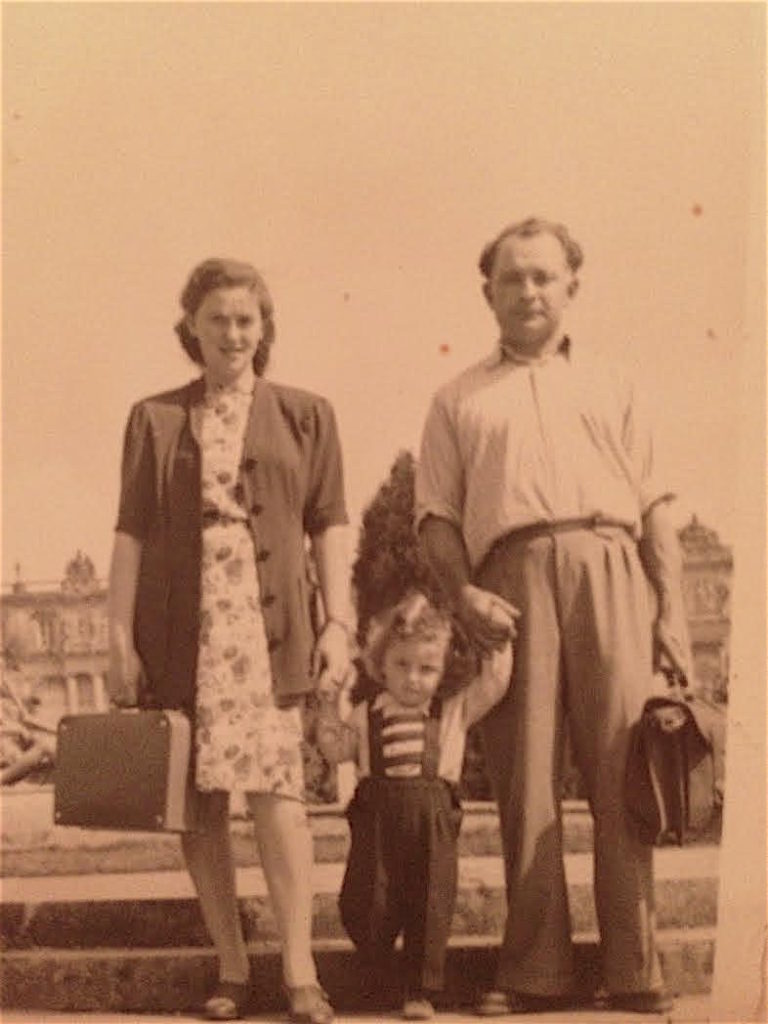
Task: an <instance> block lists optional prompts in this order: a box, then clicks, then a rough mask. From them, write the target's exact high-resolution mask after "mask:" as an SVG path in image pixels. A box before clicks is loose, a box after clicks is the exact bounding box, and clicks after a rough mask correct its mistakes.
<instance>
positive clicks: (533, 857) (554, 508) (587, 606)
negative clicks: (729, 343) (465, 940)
mask: <svg viewBox="0 0 768 1024" xmlns="http://www.w3.org/2000/svg"><path fill="white" fill-rule="evenodd" d="M581 263H582V253H581V249H580V247H579V246H578V244H577V243H576V242H575V241H574V240H573V239H572V238H571V236H570V235H569V234H568V231H567V230H566V228H564V227H563V226H562V225H559V224H554V223H552V222H549V221H545V220H539V219H535V218H530V219H528V220H525V221H522V222H519V223H516V224H513V225H511V226H509V227H507V228H505V229H504V230H503V231H502V232H501V233H500V234H499V235H498V237H497V238H495V239H494V240H493V241H492V242H491V243H489V245H487V246H486V248H485V249H484V251H483V253H482V255H481V257H480V269H481V272H482V274H483V277H484V283H483V293H484V295H485V297H486V299H487V301H488V304H489V305H490V307H491V309H492V310H493V313H494V314H495V317H496V320H497V321H498V324H499V328H500V332H501V336H500V339H499V344H498V346H497V347H496V350H495V351H494V352H493V354H492V355H490V356H489V357H487V358H486V359H483V360H482V361H481V362H480V363H478V364H476V365H475V366H472V367H471V368H470V369H468V370H467V371H465V372H464V373H462V374H461V375H460V376H459V377H458V378H456V379H455V380H453V381H451V382H450V383H448V384H447V385H445V386H444V387H442V388H441V389H440V390H439V391H438V393H437V394H436V396H435V398H434V400H433V402H432V406H431V408H430V411H429V415H428V417H427V421H426V425H425V428H424V436H423V440H422V450H421V458H420V464H419V467H418V473H417V522H418V525H419V532H420V537H421V541H422V544H423V546H424V549H425V551H426V554H427V558H428V559H429V561H430V563H431V565H432V566H433V567H434V569H435V571H436V573H437V575H438V577H439V579H440V581H441V583H442V584H443V586H444V587H445V590H446V592H447V593H448V595H449V596H450V598H451V600H452V602H453V606H454V608H455V610H456V613H457V615H458V616H459V618H460V620H461V621H462V622H463V624H464V626H465V628H466V630H467V632H468V633H469V634H470V636H472V637H473V638H474V640H475V642H476V643H477V645H478V646H479V647H480V648H484V649H487V648H489V647H492V646H494V645H496V644H498V643H500V642H501V641H502V639H503V638H504V637H505V636H507V635H509V634H510V633H514V632H515V630H516V631H517V634H518V638H517V642H516V646H515V667H514V671H513V675H512V683H511V686H510V689H509V693H508V695H507V696H506V697H505V699H504V700H503V701H502V702H501V703H500V704H499V705H498V706H497V708H496V709H494V710H493V711H491V713H490V714H489V715H488V716H487V717H486V719H485V720H484V722H483V727H482V728H483V738H484V744H485V749H486V760H487V767H488V772H489V775H490V778H491V782H492V784H493V787H494V792H495V794H496V798H497V800H498V803H499V812H500V821H501V830H502V839H503V844H504V856H505V870H506V881H507V924H506V931H505V935H504V939H503V943H502V947H501V951H500V956H499V963H498V970H497V978H496V988H495V989H494V991H492V992H489V993H486V994H485V995H484V996H483V997H482V998H481V1000H480V1003H479V1004H478V1012H479V1013H480V1014H482V1015H487V1016H495V1015H502V1014H506V1013H510V1012H511V1013H515V1012H519V1013H522V1012H529V1011H530V1010H536V1009H547V1008H550V1007H558V1006H563V1005H567V1003H568V1001H569V999H573V986H574V968H573V955H572V948H571V941H570V922H569V913H568V898H567V888H566V881H565V873H564V867H563V859H562V827H561V821H560V807H559V800H560V788H561V777H562V747H563V719H564V714H566V713H567V715H568V721H569V727H570V736H571V739H572V746H573V750H574V756H575V759H576V762H577V764H578V766H579V768H580V770H581V772H582V775H583V777H584V781H585V784H586V787H587V791H588V794H589V800H590V807H591V810H592V813H593V816H594V824H595V828H594V834H595V840H594V845H595V903H596V907H597V915H598V923H599V927H600V934H601V946H602V959H603V976H604V984H605V987H606V989H607V991H608V993H609V996H608V1000H607V1002H608V1005H609V1006H610V1007H611V1008H614V1009H621V1010H626V1011H636V1012H640V1013H648V1012H659V1013H661V1012H665V1011H666V1010H668V1009H669V1008H670V1007H671V1005H672V1000H671V998H670V996H669V995H668V993H667V992H666V991H665V989H664V986H663V981H662V977H661V973H660V968H659V961H658V956H657V952H656V949H655V945H654V905H653V869H652V850H651V848H650V847H647V846H642V845H641V844H640V843H639V842H638V841H637V840H636V839H635V838H634V837H633V835H632V834H631V833H630V832H629V831H628V830H627V823H626V819H625V812H624V806H623V792H622V788H623V776H624V762H625V757H626V750H627V741H628V736H629V730H630V727H631V726H632V724H633V723H634V722H635V721H636V720H637V719H638V717H639V715H640V711H641V709H642V705H643V703H644V701H645V699H646V698H647V697H648V696H649V695H650V692H651V687H652V678H653V669H654V667H659V666H660V664H661V663H662V661H665V662H666V663H667V664H668V665H669V666H671V667H674V668H675V669H676V670H677V671H679V672H682V673H685V674H687V672H688V641H687V632H686V626H685V616H684V611H683V606H682V594H681V590H680V586H679V574H680V554H679V545H678V541H677V536H676V533H675V530H674V526H673V523H672V520H671V517H670V512H669V505H670V499H671V498H672V497H673V495H672V494H671V493H670V492H669V490H668V489H666V486H665V485H664V484H663V483H662V482H661V481H659V480H657V479H656V477H655V472H656V467H655V464H654V454H653V442H652V436H651V433H652V432H651V426H650V423H649V418H648V416H647V414H646V413H645V412H644V410H643V407H642V405H641V403H640V400H639V398H638V396H637V395H636V394H635V393H634V391H633V389H632V388H630V387H629V386H628V385H626V384H625V383H623V382H622V381H621V379H620V378H619V377H618V376H617V373H616V370H615V368H613V367H607V366H604V365H601V364H600V363H599V362H598V361H597V360H596V359H595V358H593V357H590V355H589V352H588V351H587V349H586V347H585V346H584V345H583V344H582V343H581V342H574V341H572V340H571V339H570V338H569V337H568V336H567V335H566V334H564V331H563V327H562V320H563V315H564V313H565V311H566V309H567V307H568V306H569V304H570V302H571V301H572V299H573V298H574V296H575V295H576V293H577V291H578V287H579V279H578V276H577V275H578V271H579V268H580V266H581ZM639 556H640V557H639ZM648 580H650V582H651V584H652V588H653V591H655V608H652V607H651V598H652V596H653V595H652V594H651V593H650V590H649V587H648ZM518 616H519V619H518ZM654 616H655V618H654ZM516 620H517V621H516Z"/></svg>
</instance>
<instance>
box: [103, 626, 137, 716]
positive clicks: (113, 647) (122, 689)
mask: <svg viewBox="0 0 768 1024" xmlns="http://www.w3.org/2000/svg"><path fill="white" fill-rule="evenodd" d="M140 675H141V660H140V659H139V656H138V654H137V653H136V648H135V647H134V646H133V642H132V641H131V640H130V639H129V638H128V635H127V632H126V630H125V629H122V628H121V627H119V626H115V627H114V628H113V629H112V630H111V631H110V636H109V668H108V670H107V692H108V693H109V696H110V697H111V698H112V701H113V703H115V704H117V706H118V707H123V708H130V707H135V706H136V704H137V703H138V699H139V677H140Z"/></svg>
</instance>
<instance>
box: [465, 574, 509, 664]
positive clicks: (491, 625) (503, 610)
mask: <svg viewBox="0 0 768 1024" xmlns="http://www.w3.org/2000/svg"><path fill="white" fill-rule="evenodd" d="M455 612H456V616H457V618H458V619H459V622H460V623H461V625H462V626H463V628H464V631H465V632H466V634H467V637H468V638H469V640H470V641H471V642H472V643H473V644H474V645H475V647H477V649H478V650H479V651H480V653H481V654H490V653H491V652H492V651H495V650H499V649H500V648H501V647H503V646H504V645H505V644H506V643H507V642H508V641H510V640H514V639H515V636H516V635H517V620H518V619H519V618H520V610H519V609H518V608H516V607H515V606H514V605H513V604H511V603H510V602H509V601H507V600H506V599H505V598H503V597H501V596H500V595H499V594H494V593H493V592H492V591H490V590H483V589H482V588H481V587H476V586H475V585H474V584H472V583H465V584H464V585H463V586H462V587H461V589H460V590H459V592H458V595H457V597H456V600H455Z"/></svg>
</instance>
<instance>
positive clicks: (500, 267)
mask: <svg viewBox="0 0 768 1024" xmlns="http://www.w3.org/2000/svg"><path fill="white" fill-rule="evenodd" d="M577 288H578V280H577V279H576V277H575V275H574V274H573V271H572V270H571V269H570V267H569V266H568V263H567V261H566V258H565V251H564V249H563V247H562V245H561V244H560V241H559V239H557V238H556V237H555V236H554V235H550V234H548V233H542V234H538V235H531V236H530V237H528V238H526V237H523V236H520V235H508V236H507V237H506V238H504V239H503V240H502V241H501V243H500V244H499V247H498V249H497V250H496V259H495V261H494V264H493V270H492V272H491V276H490V279H489V280H488V281H486V282H485V284H484V285H483V292H484V293H485V297H486V299H487V300H488V303H489V305H490V307H491V309H492V310H493V312H494V314H495V316H496V319H497V320H498V322H499V327H500V328H501V335H502V340H503V341H505V342H507V343H508V344H510V345H512V347H513V348H515V349H517V350H518V351H519V352H520V353H522V354H525V355H537V354H539V353H540V352H542V351H543V350H544V349H546V347H547V345H548V343H549V342H552V343H555V342H558V341H559V340H560V321H561V319H562V316H563V312H564V310H565V308H566V306H567V305H568V303H569V302H570V301H571V299H572V298H573V296H574V295H575V294H576V290H577Z"/></svg>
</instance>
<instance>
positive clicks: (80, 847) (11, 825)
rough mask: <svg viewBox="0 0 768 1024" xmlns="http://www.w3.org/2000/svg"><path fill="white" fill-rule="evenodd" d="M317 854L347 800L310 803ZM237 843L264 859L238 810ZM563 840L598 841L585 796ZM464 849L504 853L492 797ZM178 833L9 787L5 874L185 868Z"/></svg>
mask: <svg viewBox="0 0 768 1024" xmlns="http://www.w3.org/2000/svg"><path fill="white" fill-rule="evenodd" d="M310 824H311V828H312V835H313V840H314V857H315V861H316V862H318V863H332V862H337V861H344V860H345V859H346V855H347V851H348V849H349V829H348V827H347V822H346V819H345V817H344V811H343V808H342V807H340V806H338V805H335V806H330V807H311V808H310ZM718 827H719V823H718V822H715V823H714V824H713V829H712V830H711V831H710V832H709V833H708V834H707V835H706V836H702V837H701V840H700V845H714V844H716V843H717V841H718V839H719V836H718ZM231 832H232V848H233V853H234V857H235V862H236V864H237V865H238V867H251V866H255V865H257V864H258V863H259V858H258V851H257V848H256V843H255V842H254V840H253V831H252V827H251V823H250V822H249V821H248V820H247V819H245V818H244V817H242V816H240V817H234V818H233V820H232V825H231ZM563 846H564V849H565V850H566V852H567V853H584V852H587V851H589V850H591V849H592V818H591V815H590V813H589V810H588V808H587V806H586V804H585V803H584V802H583V801H576V800H574V801H566V803H565V804H564V805H563ZM459 853H460V855H461V856H472V857H483V856H495V855H498V854H500V853H501V840H500V837H499V821H498V814H497V812H496V809H495V807H494V806H493V805H492V804H488V803H466V804H465V805H464V820H463V822H462V828H461V835H460V838H459ZM183 868H184V862H183V859H182V855H181V849H180V845H179V839H178V837H177V836H175V835H164V834H162V833H146V832H145V833H141V832H114V831H100V830H92V829H80V828H64V827H61V826H57V825H54V824H53V792H52V790H51V788H50V787H47V788H41V789H38V790H37V791H35V792H32V793H29V794H25V793H23V792H20V793H17V792H10V793H8V794H6V793H4V794H3V815H2V852H1V855H0V877H4V878H7V877H17V876H27V875H30V876H37V875H68V874H85V875H89V874H100V873H118V872H132V871H169V870H174V869H176V870H182V869H183Z"/></svg>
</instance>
